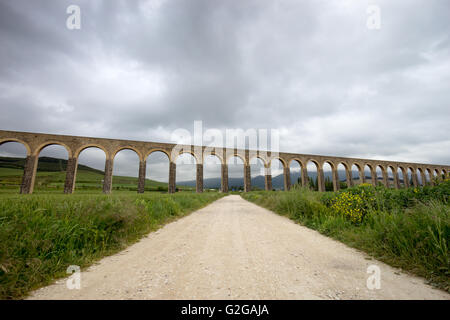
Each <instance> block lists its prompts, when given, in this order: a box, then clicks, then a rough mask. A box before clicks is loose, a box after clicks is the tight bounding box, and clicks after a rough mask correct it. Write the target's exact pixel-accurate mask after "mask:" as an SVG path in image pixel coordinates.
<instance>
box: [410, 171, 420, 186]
mask: <svg viewBox="0 0 450 320" xmlns="http://www.w3.org/2000/svg"><path fill="white" fill-rule="evenodd" d="M411 175H412V181H413V186H414V188H417V187H418V186H419V182H418V181H417V170H416V171H414V172H411Z"/></svg>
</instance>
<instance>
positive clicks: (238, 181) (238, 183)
mask: <svg viewBox="0 0 450 320" xmlns="http://www.w3.org/2000/svg"><path fill="white" fill-rule="evenodd" d="M353 174H354V176H353V180H354V181H355V182H356V183H358V181H359V176H358V175H356V173H355V172H354V173H353ZM308 176H309V177H311V178H312V179H313V180H315V179H316V178H317V172H315V171H312V172H308ZM324 176H325V179H329V180H330V181H332V176H331V172H329V171H326V172H324ZM339 177H340V178H341V179H340V180H341V181H342V182H346V179H345V178H343V177H345V171H344V170H340V171H339ZM366 180H367V182H370V176H366ZM378 180H379V181H381V178H380V177H378ZM389 180H390V181H393V179H392V178H389ZM295 182H299V172H291V183H292V184H294V183H295ZM400 182H403V180H401V179H400ZM195 183H196V181H195V180H190V181H180V182H178V185H183V186H190V187H195ZM220 183H221V179H220V178H208V179H204V180H203V186H204V187H205V188H208V189H219V188H220ZM251 184H252V187H256V188H258V189H262V190H263V189H264V188H265V180H264V176H256V177H252V178H251ZM228 186H229V187H230V189H232V187H236V188H241V187H244V178H243V177H242V178H228ZM272 187H273V189H276V190H279V189H283V188H284V176H283V175H282V174H280V175H277V176H274V177H272Z"/></svg>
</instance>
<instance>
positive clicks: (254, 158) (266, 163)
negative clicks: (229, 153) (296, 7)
mask: <svg viewBox="0 0 450 320" xmlns="http://www.w3.org/2000/svg"><path fill="white" fill-rule="evenodd" d="M258 160H261V162H262V163H263V165H264V166H265V167H267V166H268V164H269V162H270V161H269V162H267V161H266V159H264V158H263V157H262V156H260V155H256V156H252V157H251V158H250V159H249V160H248V162H249V164H250V165H252V164H255V163H252V162H254V161H258Z"/></svg>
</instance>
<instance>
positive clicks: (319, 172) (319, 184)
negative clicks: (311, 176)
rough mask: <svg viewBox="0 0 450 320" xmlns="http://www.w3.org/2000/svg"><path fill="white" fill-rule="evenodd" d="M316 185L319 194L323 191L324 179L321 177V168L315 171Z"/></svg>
mask: <svg viewBox="0 0 450 320" xmlns="http://www.w3.org/2000/svg"><path fill="white" fill-rule="evenodd" d="M317 184H318V189H319V191H320V192H324V191H325V178H324V175H323V168H320V169H318V170H317Z"/></svg>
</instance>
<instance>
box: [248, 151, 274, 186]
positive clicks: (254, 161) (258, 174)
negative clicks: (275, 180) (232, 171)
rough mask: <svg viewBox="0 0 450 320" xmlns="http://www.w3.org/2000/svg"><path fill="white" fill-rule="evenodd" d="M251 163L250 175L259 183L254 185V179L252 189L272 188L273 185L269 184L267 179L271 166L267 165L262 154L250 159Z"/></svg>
mask: <svg viewBox="0 0 450 320" xmlns="http://www.w3.org/2000/svg"><path fill="white" fill-rule="evenodd" d="M249 164H250V177H251V179H252V180H253V181H254V182H255V183H256V184H258V186H254V185H253V181H252V190H255V189H258V188H259V189H262V190H267V191H270V190H272V185H271V184H269V185H268V181H267V175H268V174H270V168H268V167H267V164H266V162H265V161H264V159H263V158H262V157H260V156H254V157H252V158H251V159H250V161H249ZM262 177H263V178H264V181H263V179H261V178H262ZM255 179H256V180H255Z"/></svg>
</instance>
